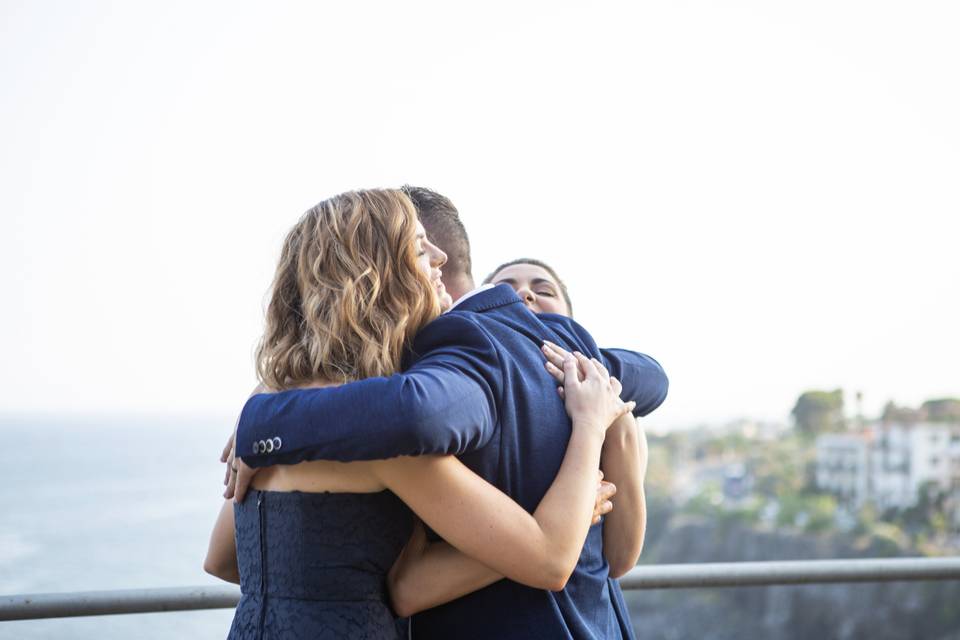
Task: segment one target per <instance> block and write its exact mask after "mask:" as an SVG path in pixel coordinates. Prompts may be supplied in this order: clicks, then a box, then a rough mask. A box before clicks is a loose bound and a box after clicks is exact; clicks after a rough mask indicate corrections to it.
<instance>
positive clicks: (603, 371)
mask: <svg viewBox="0 0 960 640" xmlns="http://www.w3.org/2000/svg"><path fill="white" fill-rule="evenodd" d="M590 362H591V363H592V364H593V367H594V368H595V369H596V370H597V373H599V374H600V376H601V377H603V378H604V379H610V378H611V376H610V372H609V371H607V368H606V367H605V366H603V363H602V362H600V361H599V360H597V359H596V358H590Z"/></svg>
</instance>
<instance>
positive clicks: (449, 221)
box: [401, 184, 473, 278]
mask: <svg viewBox="0 0 960 640" xmlns="http://www.w3.org/2000/svg"><path fill="white" fill-rule="evenodd" d="M401 189H402V190H403V192H404V193H405V194H407V197H408V198H410V200H411V201H412V202H413V206H414V207H416V208H417V214H418V215H419V216H420V222H421V223H422V224H423V228H424V229H426V230H427V235H428V236H429V237H430V240H431V241H432V242H433V243H434V244H436V245H437V246H438V247H440V248H441V249H442V250H443V251H444V253H446V254H447V264H446V265H445V266H444V267H443V270H444V271H449V272H450V273H451V274H464V275H466V276H468V277H470V278H473V263H472V261H471V260H470V238H469V237H468V236H467V230H466V228H465V227H464V226H463V222H461V221H460V213H459V212H458V211H457V208H456V207H455V206H453V202H451V201H450V198H448V197H446V196H443V195H440V194H439V193H437V192H436V191H433V190H431V189H427V188H426V187H413V186H411V185H409V184H406V185H403V187H401Z"/></svg>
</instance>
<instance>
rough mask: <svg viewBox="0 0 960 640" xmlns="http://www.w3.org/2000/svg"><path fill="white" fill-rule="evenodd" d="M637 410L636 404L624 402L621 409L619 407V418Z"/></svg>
mask: <svg viewBox="0 0 960 640" xmlns="http://www.w3.org/2000/svg"><path fill="white" fill-rule="evenodd" d="M636 408H637V403H636V402H634V401H633V400H631V401H630V402H624V403H623V407H621V412H620V416H618V417H623V416H625V415H627V414H628V413H633V410H634V409H636Z"/></svg>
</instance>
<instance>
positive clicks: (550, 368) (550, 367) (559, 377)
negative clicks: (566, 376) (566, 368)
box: [543, 360, 563, 384]
mask: <svg viewBox="0 0 960 640" xmlns="http://www.w3.org/2000/svg"><path fill="white" fill-rule="evenodd" d="M560 364H561V365H562V364H563V363H562V362H561V363H560ZM543 366H544V367H545V368H546V370H547V373H549V374H550V375H551V376H553V379H554V380H556V381H557V382H559V383H560V384H563V369H560V368H559V367H557V365H555V364H553V363H552V362H550V361H549V360H548V361H546V362H544V363H543Z"/></svg>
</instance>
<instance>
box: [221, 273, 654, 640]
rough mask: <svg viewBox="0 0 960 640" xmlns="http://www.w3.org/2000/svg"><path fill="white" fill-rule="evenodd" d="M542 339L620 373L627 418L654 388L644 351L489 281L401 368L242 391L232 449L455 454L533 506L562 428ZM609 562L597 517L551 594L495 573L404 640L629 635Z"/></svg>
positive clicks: (261, 455) (647, 407)
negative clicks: (621, 346) (531, 305)
mask: <svg viewBox="0 0 960 640" xmlns="http://www.w3.org/2000/svg"><path fill="white" fill-rule="evenodd" d="M544 339H547V340H551V341H553V342H556V343H557V344H559V345H561V346H563V347H565V348H567V349H569V350H579V351H581V352H583V353H585V354H587V355H590V356H593V357H596V358H599V359H601V360H602V361H603V362H604V364H605V365H606V366H607V368H608V369H609V370H610V373H611V375H614V376H616V377H618V378H619V379H620V380H621V382H622V383H623V394H622V396H623V398H624V399H625V400H635V401H636V402H637V408H636V410H635V413H636V414H637V415H646V414H647V413H649V412H650V411H653V410H654V409H655V408H656V407H658V406H659V405H660V404H661V403H662V402H663V400H664V398H665V397H666V393H667V378H666V375H665V374H664V372H663V369H662V368H661V367H660V365H659V364H658V363H657V362H656V361H655V360H653V359H652V358H650V357H649V356H645V355H643V354H639V353H634V352H631V351H623V350H618V349H609V350H600V349H598V348H597V346H596V343H595V342H594V340H593V338H592V337H591V336H590V334H589V333H587V331H586V330H585V329H583V327H581V326H580V325H579V324H577V323H576V322H574V321H573V320H571V319H570V318H566V317H564V316H559V315H554V314H541V315H534V314H533V313H531V312H530V311H529V310H528V309H527V308H526V307H525V306H524V305H523V303H522V302H521V301H520V299H519V298H518V297H517V295H516V294H515V293H514V291H513V289H511V288H510V287H509V286H507V285H500V286H497V287H494V288H492V289H489V290H487V291H483V292H480V293H478V294H476V295H474V296H471V297H470V298H468V299H467V300H465V301H464V302H463V303H462V304H460V305H458V306H457V307H456V308H455V309H454V310H452V311H450V312H449V313H446V314H444V315H442V316H440V317H439V318H437V319H436V320H434V321H433V322H431V323H430V324H429V325H427V326H426V327H425V328H424V329H423V330H422V331H421V332H420V333H419V334H418V335H417V337H416V339H415V341H414V345H413V349H412V353H411V354H410V357H409V358H408V359H407V361H406V362H405V365H406V366H405V371H404V373H400V374H396V375H393V376H390V377H386V378H369V379H366V380H360V381H357V382H352V383H349V384H345V385H342V386H340V387H334V388H327V389H304V390H293V391H286V392H282V393H277V394H266V395H258V396H254V397H252V398H251V399H250V400H249V401H248V402H247V404H246V406H245V407H244V409H243V412H242V414H241V417H240V422H239V426H238V431H237V451H238V452H239V453H240V454H241V456H242V458H243V460H244V461H245V462H247V463H248V464H250V465H252V466H266V465H271V464H278V463H288V464H289V463H294V462H299V461H302V460H315V459H332V460H343V461H350V460H369V459H381V458H389V457H393V456H397V455H418V454H429V453H452V454H457V455H459V457H460V459H461V460H462V461H463V462H464V463H465V464H466V465H467V466H469V467H470V468H471V469H473V471H475V472H476V473H477V474H479V475H480V476H482V477H483V478H485V479H486V480H488V481H489V482H491V483H493V484H494V485H495V486H497V487H498V488H499V489H501V490H502V491H504V492H505V493H507V494H508V495H510V496H511V497H512V498H513V499H514V500H516V501H517V502H518V503H519V504H520V505H521V506H523V507H524V508H525V509H527V510H528V511H530V512H533V511H534V509H535V508H536V506H537V504H539V502H540V500H541V499H542V498H543V496H544V494H545V493H546V491H547V489H548V488H549V487H550V484H551V483H552V482H553V479H554V477H555V476H556V474H557V471H558V470H559V468H560V463H561V462H562V460H563V457H564V454H565V452H566V446H567V442H568V440H569V437H570V432H571V424H570V420H569V418H568V417H567V413H566V410H565V408H564V405H563V402H562V401H561V400H560V398H559V397H558V396H557V393H556V390H555V386H556V385H555V382H554V380H553V379H552V378H551V377H550V375H549V374H548V373H547V372H546V370H545V369H544V367H543V362H544V358H543V356H542V354H541V353H540V345H541V344H542V341H543V340H544ZM264 444H268V445H269V446H266V447H265V446H264ZM254 451H256V453H255V454H254V453H253V452H254ZM244 452H249V453H248V454H246V455H244ZM608 573H609V567H608V565H607V562H606V559H605V558H604V556H603V531H602V524H601V525H597V526H594V527H592V528H591V529H590V532H589V534H588V536H587V540H586V544H585V545H584V549H583V552H582V554H581V557H580V561H579V563H578V564H577V567H576V569H575V570H574V573H573V575H572V576H571V578H570V580H569V581H568V583H567V587H566V588H565V589H564V590H563V591H560V592H550V591H545V590H540V589H532V588H529V587H525V586H523V585H520V584H517V583H515V582H512V581H509V580H501V581H500V582H498V583H496V584H494V585H491V586H489V587H487V588H485V589H481V590H480V591H477V592H475V593H473V594H470V595H467V596H465V597H463V598H460V599H458V600H456V601H454V602H451V603H448V604H446V605H442V606H440V607H436V608H434V609H431V610H429V611H426V612H423V613H421V614H418V615H417V616H415V617H414V620H413V630H414V638H416V639H417V640H419V639H420V638H449V637H457V638H465V639H466V638H494V637H496V638H529V637H547V638H617V637H627V638H631V637H633V634H632V631H631V628H630V622H629V616H628V614H627V612H626V610H625V609H624V608H623V601H622V596H621V594H620V591H619V586H618V584H617V583H616V582H615V581H613V580H609V579H608Z"/></svg>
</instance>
